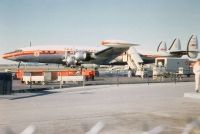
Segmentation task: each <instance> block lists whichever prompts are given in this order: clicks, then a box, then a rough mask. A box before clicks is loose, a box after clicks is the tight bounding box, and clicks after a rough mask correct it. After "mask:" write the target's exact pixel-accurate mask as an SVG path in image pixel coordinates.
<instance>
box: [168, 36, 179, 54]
mask: <svg viewBox="0 0 200 134" xmlns="http://www.w3.org/2000/svg"><path fill="white" fill-rule="evenodd" d="M179 50H181V42H180V40H179V38H176V39H174V41H173V42H172V44H171V46H170V47H169V51H179Z"/></svg>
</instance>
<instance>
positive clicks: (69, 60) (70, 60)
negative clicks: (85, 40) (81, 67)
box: [66, 56, 77, 66]
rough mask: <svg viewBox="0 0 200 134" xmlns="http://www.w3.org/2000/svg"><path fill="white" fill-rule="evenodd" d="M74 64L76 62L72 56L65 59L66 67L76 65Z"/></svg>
mask: <svg viewBox="0 0 200 134" xmlns="http://www.w3.org/2000/svg"><path fill="white" fill-rule="evenodd" d="M76 63H77V61H76V59H75V57H74V56H69V57H67V59H66V64H67V65H68V66H74V65H76Z"/></svg>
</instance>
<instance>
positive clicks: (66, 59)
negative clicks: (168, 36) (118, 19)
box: [2, 35, 199, 67]
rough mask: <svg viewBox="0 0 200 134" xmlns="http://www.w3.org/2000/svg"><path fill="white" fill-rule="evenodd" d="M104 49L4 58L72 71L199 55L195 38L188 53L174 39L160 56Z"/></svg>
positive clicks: (128, 47)
mask: <svg viewBox="0 0 200 134" xmlns="http://www.w3.org/2000/svg"><path fill="white" fill-rule="evenodd" d="M102 45H103V46H106V47H107V48H105V49H103V50H100V51H97V50H86V49H81V50H78V49H73V48H68V47H67V46H31V47H26V48H21V49H17V50H15V51H13V52H9V53H5V54H3V56H2V57H3V58H4V59H7V60H12V61H17V62H19V63H21V62H37V63H56V64H63V65H66V66H71V67H72V66H80V65H83V64H97V65H125V64H130V63H129V61H133V62H135V63H137V64H138V65H139V64H148V63H154V62H155V58H157V57H181V56H183V55H188V57H189V58H196V57H197V56H198V53H199V50H198V40H197V36H196V35H192V36H191V37H190V39H189V41H188V44H187V49H186V50H182V49H181V44H180V40H179V39H178V38H176V39H174V41H173V43H172V44H171V46H170V47H169V49H168V50H167V46H166V43H165V42H164V41H161V42H160V44H159V45H158V48H157V52H155V53H148V54H147V53H139V52H137V50H136V49H135V46H139V45H138V44H134V43H130V42H127V41H122V40H104V41H102ZM19 65H20V64H19Z"/></svg>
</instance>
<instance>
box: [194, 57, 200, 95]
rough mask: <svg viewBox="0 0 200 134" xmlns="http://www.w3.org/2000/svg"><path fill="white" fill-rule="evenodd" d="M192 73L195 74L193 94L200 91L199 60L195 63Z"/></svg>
mask: <svg viewBox="0 0 200 134" xmlns="http://www.w3.org/2000/svg"><path fill="white" fill-rule="evenodd" d="M193 72H194V74H195V92H196V93H198V92H199V90H200V58H199V59H197V61H196V62H195V64H194V66H193Z"/></svg>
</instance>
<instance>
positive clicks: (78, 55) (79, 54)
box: [74, 51, 91, 61]
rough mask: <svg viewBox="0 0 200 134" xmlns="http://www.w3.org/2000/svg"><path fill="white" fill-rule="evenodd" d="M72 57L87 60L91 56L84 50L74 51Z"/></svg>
mask: <svg viewBox="0 0 200 134" xmlns="http://www.w3.org/2000/svg"><path fill="white" fill-rule="evenodd" d="M74 57H75V59H76V60H77V61H86V60H89V59H90V58H91V56H90V53H87V52H85V51H78V52H76V53H75V55H74Z"/></svg>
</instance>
